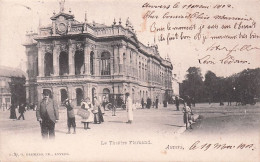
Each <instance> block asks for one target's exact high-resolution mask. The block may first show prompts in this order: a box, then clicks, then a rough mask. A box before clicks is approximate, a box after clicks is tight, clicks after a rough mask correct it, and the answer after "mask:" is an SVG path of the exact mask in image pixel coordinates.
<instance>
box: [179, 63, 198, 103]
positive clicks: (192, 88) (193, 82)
mask: <svg viewBox="0 0 260 162" xmlns="http://www.w3.org/2000/svg"><path fill="white" fill-rule="evenodd" d="M187 72H188V74H186V77H185V78H186V79H185V80H184V81H183V85H182V87H183V95H188V96H189V97H191V98H193V99H194V100H195V101H196V102H200V101H202V99H203V81H202V74H201V70H200V68H198V67H190V68H189V69H188V70H187Z"/></svg>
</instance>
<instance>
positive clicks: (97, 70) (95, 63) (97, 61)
mask: <svg viewBox="0 0 260 162" xmlns="http://www.w3.org/2000/svg"><path fill="white" fill-rule="evenodd" d="M93 67H94V74H95V76H100V75H101V73H100V71H101V70H100V68H99V67H101V66H100V58H99V57H98V50H97V49H96V50H95V51H94V60H93Z"/></svg>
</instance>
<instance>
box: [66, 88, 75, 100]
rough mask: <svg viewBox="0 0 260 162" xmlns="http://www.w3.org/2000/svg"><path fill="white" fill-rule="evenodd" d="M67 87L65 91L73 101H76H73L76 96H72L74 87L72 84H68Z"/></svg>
mask: <svg viewBox="0 0 260 162" xmlns="http://www.w3.org/2000/svg"><path fill="white" fill-rule="evenodd" d="M67 87H68V91H67V93H68V97H69V99H71V100H73V101H74V102H77V101H75V99H76V97H75V96H73V91H75V89H74V88H73V87H72V85H68V86H67Z"/></svg>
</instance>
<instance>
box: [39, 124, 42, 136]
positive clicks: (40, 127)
mask: <svg viewBox="0 0 260 162" xmlns="http://www.w3.org/2000/svg"><path fill="white" fill-rule="evenodd" d="M39 123H40V128H41V134H42V121H39Z"/></svg>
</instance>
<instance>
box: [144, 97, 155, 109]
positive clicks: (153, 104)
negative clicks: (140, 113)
mask: <svg viewBox="0 0 260 162" xmlns="http://www.w3.org/2000/svg"><path fill="white" fill-rule="evenodd" d="M141 105H142V109H144V108H148V109H150V108H151V107H152V106H153V108H154V107H155V108H156V109H158V105H159V99H158V97H156V99H155V101H153V102H152V99H151V98H149V97H148V98H147V99H146V103H145V102H144V98H142V99H141Z"/></svg>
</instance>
